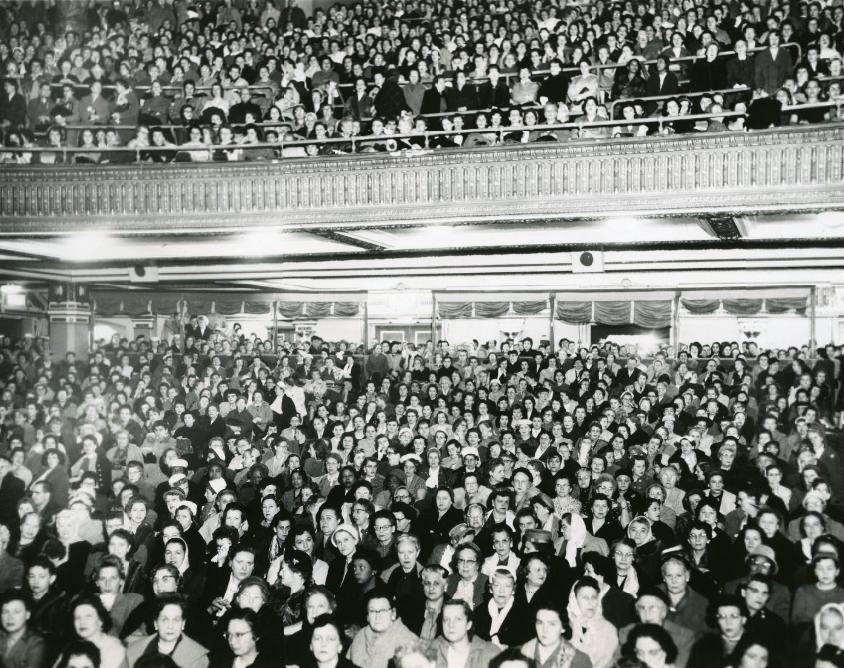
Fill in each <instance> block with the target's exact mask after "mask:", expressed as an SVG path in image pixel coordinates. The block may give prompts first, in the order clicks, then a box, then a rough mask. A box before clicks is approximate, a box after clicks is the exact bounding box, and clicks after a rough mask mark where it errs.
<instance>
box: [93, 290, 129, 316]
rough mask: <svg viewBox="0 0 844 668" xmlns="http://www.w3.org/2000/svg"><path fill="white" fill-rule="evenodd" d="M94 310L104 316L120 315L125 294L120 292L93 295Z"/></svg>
mask: <svg viewBox="0 0 844 668" xmlns="http://www.w3.org/2000/svg"><path fill="white" fill-rule="evenodd" d="M93 298H94V310H95V311H96V312H97V313H98V314H99V315H102V316H105V317H111V316H115V315H118V314H119V313H120V311H121V307H122V305H123V294H122V293H120V292H97V293H94V295H93Z"/></svg>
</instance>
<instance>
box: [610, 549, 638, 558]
mask: <svg viewBox="0 0 844 668" xmlns="http://www.w3.org/2000/svg"><path fill="white" fill-rule="evenodd" d="M613 556H616V557H618V558H619V559H632V558H633V553H632V552H619V551H618V550H616V551H615V552H613Z"/></svg>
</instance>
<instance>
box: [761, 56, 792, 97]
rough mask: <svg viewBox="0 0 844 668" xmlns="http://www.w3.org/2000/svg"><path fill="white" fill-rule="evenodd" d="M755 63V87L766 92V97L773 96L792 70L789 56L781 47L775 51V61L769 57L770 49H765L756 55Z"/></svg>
mask: <svg viewBox="0 0 844 668" xmlns="http://www.w3.org/2000/svg"><path fill="white" fill-rule="evenodd" d="M755 61H756V62H755V70H756V87H757V88H761V89H763V90H765V91H767V93H768V95H773V94H774V93H775V92H776V90H777V88H779V87H780V86H782V82H783V81H785V78H786V77H788V76H790V75H791V71H792V70H793V69H794V63H793V62H792V60H791V55H790V54H789V53H788V51H786V50H785V49H784V48H782V47H780V48H779V49H778V50H777V57H776V59H774V58H773V57H772V56H771V50H770V49H765V50H764V51H759V52H758V53H757V54H756V56H755Z"/></svg>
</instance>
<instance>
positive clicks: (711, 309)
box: [680, 299, 721, 315]
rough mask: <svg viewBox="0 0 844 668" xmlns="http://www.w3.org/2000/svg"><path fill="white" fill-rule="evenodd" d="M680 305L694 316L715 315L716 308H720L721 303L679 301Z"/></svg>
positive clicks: (713, 300) (717, 301)
mask: <svg viewBox="0 0 844 668" xmlns="http://www.w3.org/2000/svg"><path fill="white" fill-rule="evenodd" d="M680 303H681V304H682V305H683V306H684V307H685V309H686V310H687V311H688V312H689V313H694V314H695V315H709V314H710V313H715V311H717V310H718V307H719V306H721V301H720V300H718V299H681V300H680Z"/></svg>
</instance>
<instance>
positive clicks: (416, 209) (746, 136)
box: [0, 114, 844, 233]
mask: <svg viewBox="0 0 844 668" xmlns="http://www.w3.org/2000/svg"><path fill="white" fill-rule="evenodd" d="M724 115H725V116H726V115H727V114H724ZM606 124H607V125H612V124H613V122H606ZM615 124H618V122H617V121H616V122H615ZM475 132H476V131H475ZM124 150H125V149H124ZM170 150H173V149H172V147H171V148H170ZM842 207H844V123H841V122H834V123H824V124H818V125H799V126H793V127H786V128H780V129H776V130H765V131H754V132H743V133H711V134H710V133H703V134H676V135H663V136H648V137H641V138H617V139H603V140H600V141H595V140H588V141H584V140H581V141H571V142H566V143H556V142H547V143H545V142H538V143H529V144H522V145H508V146H493V147H484V148H472V149H462V148H457V149H449V150H446V151H441V152H440V151H425V150H422V151H403V152H398V153H394V154H386V155H385V154H383V153H381V154H356V155H346V156H322V157H317V158H300V159H296V160H281V161H280V162H277V163H275V162H270V161H267V162H245V163H229V162H220V163H202V164H194V163H188V164H184V163H174V164H168V165H156V164H141V165H137V164H132V165H105V166H104V165H85V164H77V165H55V166H47V165H39V166H25V165H20V166H15V165H7V166H4V167H3V168H2V169H0V232H2V233H14V232H20V233H26V232H31V233H59V232H62V231H66V230H68V229H69V226H71V225H72V227H73V229H74V230H78V229H86V228H102V227H108V228H110V229H116V230H121V229H122V230H127V231H135V230H137V229H139V226H141V227H142V228H143V229H145V230H157V229H160V230H162V231H170V232H172V231H173V230H175V229H184V228H186V227H197V226H198V227H203V228H208V229H212V228H214V227H230V226H231V221H232V220H233V218H234V217H235V216H236V217H237V220H238V221H240V222H247V221H250V222H253V223H255V224H257V225H260V224H271V225H273V226H274V227H289V228H292V229H306V228H313V227H319V228H324V229H325V228H337V229H339V228H355V227H357V228H361V227H366V226H368V225H378V226H382V227H383V226H384V225H403V224H416V223H418V222H430V223H431V224H444V223H445V224H451V223H462V222H496V221H508V220H512V221H518V220H536V219H575V218H603V217H606V216H614V215H684V214H688V215H697V214H707V213H716V212H720V213H728V212H729V213H741V212H760V213H764V212H784V211H817V210H825V209H833V208H842Z"/></svg>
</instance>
